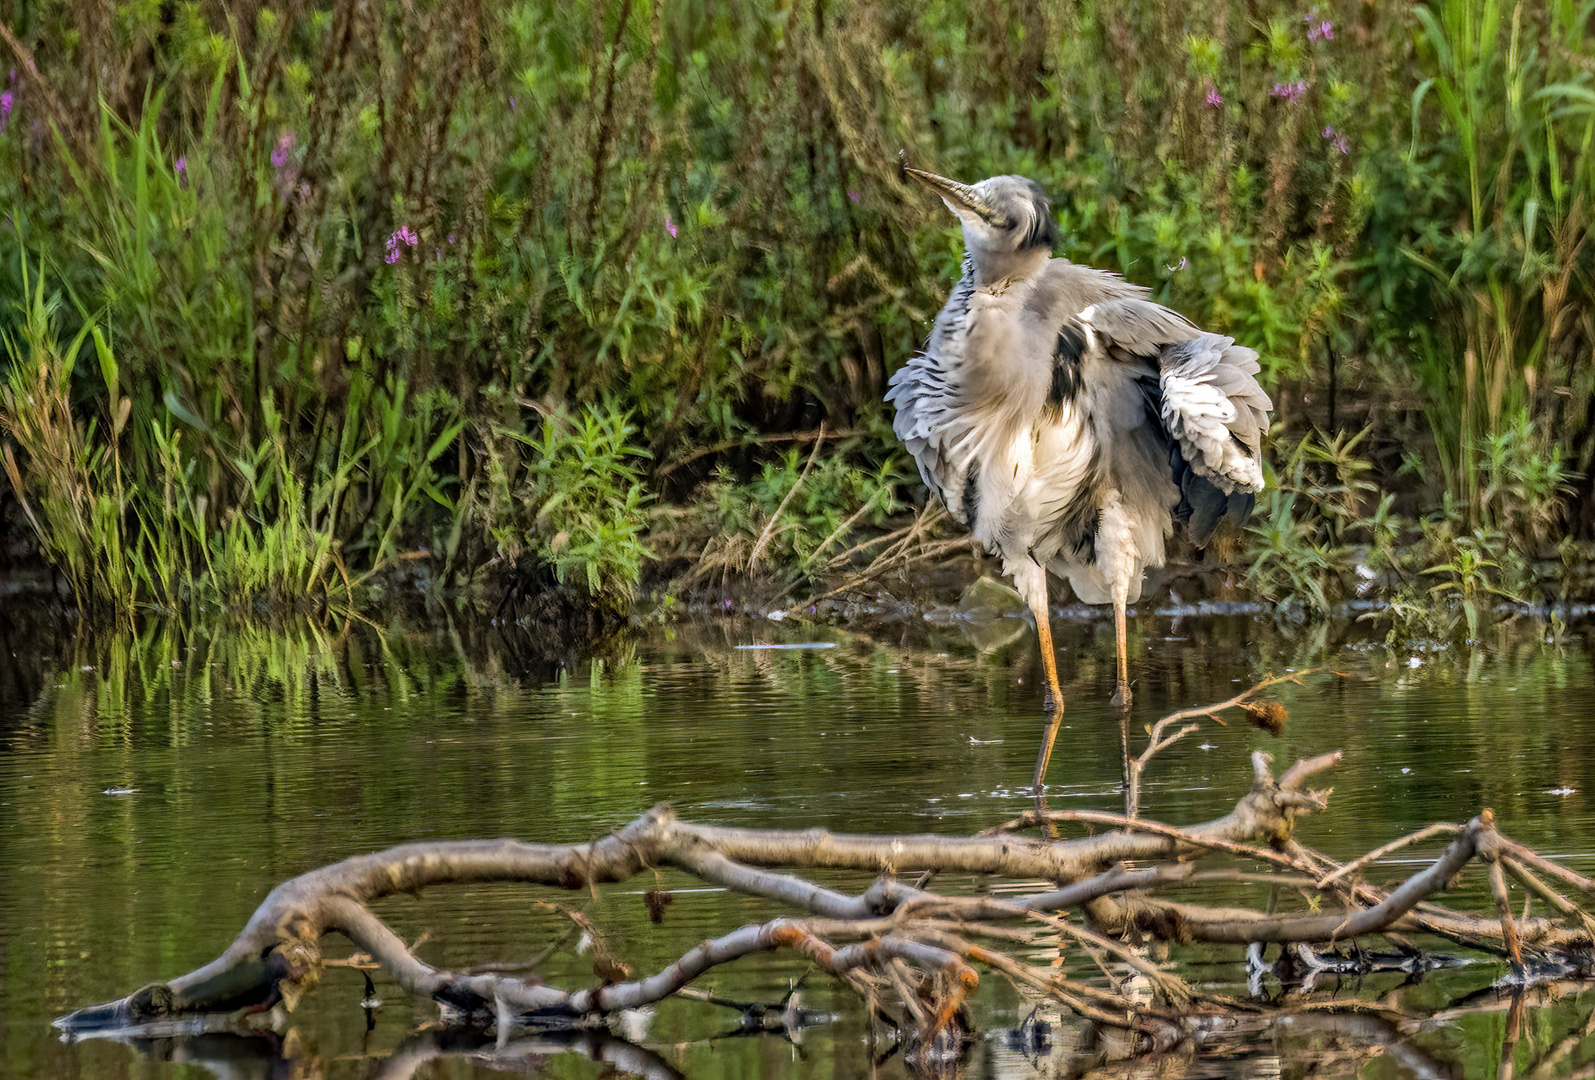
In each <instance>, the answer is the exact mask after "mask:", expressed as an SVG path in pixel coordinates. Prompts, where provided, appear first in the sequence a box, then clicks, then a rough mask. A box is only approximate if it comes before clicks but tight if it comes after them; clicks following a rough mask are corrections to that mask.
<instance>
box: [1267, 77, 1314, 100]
mask: <svg viewBox="0 0 1595 1080" xmlns="http://www.w3.org/2000/svg"><path fill="white" fill-rule="evenodd" d="M1268 93H1269V95H1270V96H1271V97H1277V98H1284V99H1285V100H1286V101H1295V100H1296V99H1297V98H1299V97H1301V96H1303V95H1304V94H1306V93H1307V84H1306V83H1305V82H1302V81H1301V80H1297V81H1296V82H1293V83H1275V84H1274V88H1273V89H1272V90H1270V91H1269V92H1268Z"/></svg>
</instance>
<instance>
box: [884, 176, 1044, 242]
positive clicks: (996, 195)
mask: <svg viewBox="0 0 1595 1080" xmlns="http://www.w3.org/2000/svg"><path fill="white" fill-rule="evenodd" d="M904 171H905V172H907V173H908V175H909V176H912V177H913V178H914V179H915V180H918V181H919V182H920V183H922V184H924V185H925V186H926V187H928V188H930V189H931V190H932V191H934V192H935V193H936V194H938V195H940V196H941V200H942V202H944V203H946V204H947V209H949V210H951V211H952V212H953V213H955V214H957V215H958V220H959V221H960V222H961V223H962V224H963V226H964V246H965V247H967V248H968V249H969V254H970V256H971V257H973V258H974V260H975V262H976V264H977V265H979V264H980V263H981V262H982V260H983V259H984V260H990V261H994V262H996V263H1000V264H1008V263H1012V262H1013V256H1016V255H1020V256H1022V255H1027V254H1031V253H1037V254H1040V255H1041V256H1045V255H1047V254H1050V253H1051V251H1052V247H1053V245H1054V244H1056V243H1057V242H1058V226H1057V224H1056V223H1054V222H1053V220H1052V203H1051V202H1050V201H1049V200H1048V199H1047V196H1046V193H1045V192H1043V191H1042V190H1041V185H1040V184H1038V183H1036V182H1035V181H1034V180H1030V179H1028V178H1026V177H1023V176H993V177H990V178H989V179H986V180H982V181H981V182H980V183H978V184H975V185H974V186H970V185H969V184H960V183H959V182H958V181H957V180H949V179H947V178H946V177H945V176H937V175H936V174H935V173H929V172H922V171H920V170H919V169H905V170H904Z"/></svg>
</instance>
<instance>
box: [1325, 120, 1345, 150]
mask: <svg viewBox="0 0 1595 1080" xmlns="http://www.w3.org/2000/svg"><path fill="white" fill-rule="evenodd" d="M1324 138H1326V139H1328V140H1329V145H1330V146H1332V147H1334V148H1335V149H1336V150H1338V151H1340V152H1341V153H1342V154H1349V153H1351V143H1349V142H1347V141H1346V136H1345V135H1344V134H1343V133H1341V132H1338V131H1336V130H1335V129H1334V127H1332V126H1330V127H1326V128H1324Z"/></svg>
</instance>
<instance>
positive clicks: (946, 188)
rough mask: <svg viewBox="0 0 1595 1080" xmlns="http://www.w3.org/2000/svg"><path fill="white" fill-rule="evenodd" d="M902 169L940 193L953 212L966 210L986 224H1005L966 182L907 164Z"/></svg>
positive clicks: (1001, 225) (997, 225) (999, 215)
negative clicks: (911, 167)
mask: <svg viewBox="0 0 1595 1080" xmlns="http://www.w3.org/2000/svg"><path fill="white" fill-rule="evenodd" d="M903 171H904V172H906V173H907V174H908V175H909V176H912V177H913V178H914V179H915V180H918V181H919V182H920V183H921V184H924V185H925V186H926V187H928V188H930V189H931V190H932V191H934V192H935V193H936V194H938V195H940V196H941V197H942V201H943V202H945V203H946V204H947V208H948V209H949V210H951V211H952V212H953V213H955V214H958V213H961V212H962V211H965V210H967V211H968V212H969V213H971V214H974V215H975V216H976V217H978V218H979V219H980V220H981V221H984V222H985V223H986V224H987V225H993V226H996V227H998V228H1001V227H1003V225H1004V224H1005V221H1004V220H1003V217H1002V215H1001V214H999V213H997V211H995V210H993V209H992V208H991V206H990V205H988V204H987V202H986V200H985V199H982V198H981V197H980V196H979V195H978V194H976V193H975V189H974V188H972V187H970V186H969V185H968V184H960V183H959V182H958V181H957V180H949V179H947V178H946V177H945V176H937V175H936V174H935V173H931V172H923V171H921V170H919V169H910V168H908V167H907V166H904V168H903Z"/></svg>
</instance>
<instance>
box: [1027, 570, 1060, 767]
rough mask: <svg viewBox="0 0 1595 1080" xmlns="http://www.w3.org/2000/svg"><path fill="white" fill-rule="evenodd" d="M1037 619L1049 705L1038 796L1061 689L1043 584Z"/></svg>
mask: <svg viewBox="0 0 1595 1080" xmlns="http://www.w3.org/2000/svg"><path fill="white" fill-rule="evenodd" d="M1030 610H1031V613H1032V614H1034V615H1035V617H1036V636H1037V637H1038V638H1040V639H1041V669H1042V670H1043V671H1044V672H1045V673H1046V676H1047V695H1048V697H1049V698H1051V701H1050V702H1049V703H1048V710H1047V711H1048V714H1049V715H1048V716H1047V727H1046V730H1045V732H1044V733H1043V734H1042V736H1041V754H1040V755H1039V756H1038V757H1037V758H1036V779H1035V788H1036V791H1037V792H1038V793H1039V792H1040V791H1041V784H1042V781H1044V780H1045V779H1046V778H1047V763H1048V762H1049V761H1051V760H1052V744H1053V742H1054V741H1055V740H1056V739H1057V738H1058V726H1059V725H1060V724H1062V723H1063V686H1062V685H1061V684H1060V683H1059V682H1058V658H1057V657H1056V656H1055V655H1054V654H1053V651H1052V622H1051V618H1052V616H1051V612H1050V611H1049V610H1048V605H1047V591H1046V583H1045V582H1043V583H1042V586H1041V597H1040V600H1039V601H1038V602H1037V603H1035V604H1033V605H1032V606H1031V608H1030Z"/></svg>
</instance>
